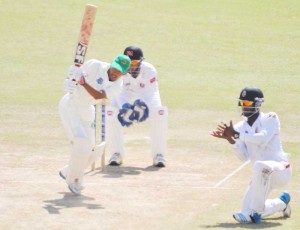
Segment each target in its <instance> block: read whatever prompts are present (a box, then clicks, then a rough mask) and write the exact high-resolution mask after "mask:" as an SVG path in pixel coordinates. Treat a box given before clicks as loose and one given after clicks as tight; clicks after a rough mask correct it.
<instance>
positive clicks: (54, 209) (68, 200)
mask: <svg viewBox="0 0 300 230" xmlns="http://www.w3.org/2000/svg"><path fill="white" fill-rule="evenodd" d="M59 194H62V195H63V197H62V198H59V199H54V200H44V201H43V202H44V203H45V206H44V207H43V208H44V209H46V210H47V212H48V213H49V214H60V211H61V210H62V209H67V208H78V207H82V208H86V209H104V208H103V207H102V206H101V205H99V204H91V203H88V202H90V201H93V200H95V199H94V198H92V197H88V196H84V195H80V196H76V195H74V194H72V193H71V192H69V193H67V192H63V193H62V192H60V193H59Z"/></svg>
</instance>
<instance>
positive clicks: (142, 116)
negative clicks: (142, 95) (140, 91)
mask: <svg viewBox="0 0 300 230" xmlns="http://www.w3.org/2000/svg"><path fill="white" fill-rule="evenodd" d="M133 111H134V114H135V120H136V121H138V122H143V121H145V120H146V119H147V118H148V117H149V108H148V106H147V105H146V103H145V102H143V101H141V100H140V99H138V100H136V101H135V102H134V104H133Z"/></svg>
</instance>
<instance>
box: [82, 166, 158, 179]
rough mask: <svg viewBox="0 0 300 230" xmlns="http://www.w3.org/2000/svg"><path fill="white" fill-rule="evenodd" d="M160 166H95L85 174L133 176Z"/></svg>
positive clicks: (116, 176)
mask: <svg viewBox="0 0 300 230" xmlns="http://www.w3.org/2000/svg"><path fill="white" fill-rule="evenodd" d="M160 169H162V168H159V167H155V166H148V167H146V168H140V167H129V166H126V167H123V166H105V168H104V170H102V169H101V168H97V169H96V170H95V171H89V172H87V173H86V174H88V175H90V176H95V175H98V174H102V175H104V177H107V178H120V177H123V176H133V175H139V174H141V172H142V171H144V172H155V171H158V170H160Z"/></svg>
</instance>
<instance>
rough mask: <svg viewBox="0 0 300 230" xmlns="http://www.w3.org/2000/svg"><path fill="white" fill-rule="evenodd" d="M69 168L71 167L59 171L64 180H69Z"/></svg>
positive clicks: (66, 166)
mask: <svg viewBox="0 0 300 230" xmlns="http://www.w3.org/2000/svg"><path fill="white" fill-rule="evenodd" d="M68 168H69V166H68V165H65V166H64V167H63V168H62V169H61V170H59V173H58V174H59V176H60V177H61V178H62V179H64V180H65V179H66V178H67V171H68Z"/></svg>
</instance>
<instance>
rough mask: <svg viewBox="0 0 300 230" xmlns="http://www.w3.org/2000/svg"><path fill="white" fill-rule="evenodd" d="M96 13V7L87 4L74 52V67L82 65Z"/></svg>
mask: <svg viewBox="0 0 300 230" xmlns="http://www.w3.org/2000/svg"><path fill="white" fill-rule="evenodd" d="M96 12H97V6H94V5H90V4H87V5H86V6H85V10H84V14H83V19H82V24H81V28H80V32H79V38H78V44H77V47H76V51H75V57H74V65H76V66H78V67H80V66H81V65H82V64H83V63H84V58H85V55H86V51H87V48H88V45H89V41H90V38H91V35H92V29H93V25H94V20H95V16H96Z"/></svg>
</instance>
